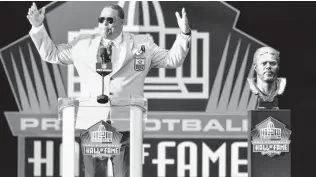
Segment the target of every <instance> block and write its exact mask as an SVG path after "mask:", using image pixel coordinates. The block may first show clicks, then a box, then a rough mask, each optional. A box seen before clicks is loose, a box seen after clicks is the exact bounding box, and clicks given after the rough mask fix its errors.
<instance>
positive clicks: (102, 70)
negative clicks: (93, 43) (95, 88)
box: [96, 48, 113, 104]
mask: <svg viewBox="0 0 316 177" xmlns="http://www.w3.org/2000/svg"><path fill="white" fill-rule="evenodd" d="M98 56H99V57H100V58H101V62H97V63H96V71H97V73H98V74H100V75H101V76H102V93H101V95H99V96H98V97H97V101H98V103H100V104H105V103H107V102H108V101H109V97H108V96H107V95H104V77H105V76H106V75H108V74H110V73H111V72H112V71H113V67H112V62H111V58H110V57H109V55H108V53H107V50H106V48H100V49H99V51H98Z"/></svg>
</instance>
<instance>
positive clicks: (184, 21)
mask: <svg viewBox="0 0 316 177" xmlns="http://www.w3.org/2000/svg"><path fill="white" fill-rule="evenodd" d="M176 17H177V20H178V25H179V28H180V30H181V31H182V33H189V32H190V27H189V20H188V18H187V13H186V11H185V9H184V8H182V18H181V17H180V15H179V12H176Z"/></svg>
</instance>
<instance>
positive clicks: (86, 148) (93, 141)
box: [82, 121, 122, 160]
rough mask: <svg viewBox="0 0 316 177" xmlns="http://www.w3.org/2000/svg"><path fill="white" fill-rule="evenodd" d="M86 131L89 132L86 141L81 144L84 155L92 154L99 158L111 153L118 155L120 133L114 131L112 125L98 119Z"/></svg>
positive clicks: (108, 155) (111, 154)
mask: <svg viewBox="0 0 316 177" xmlns="http://www.w3.org/2000/svg"><path fill="white" fill-rule="evenodd" d="M87 133H89V134H90V136H89V138H88V142H87V143H83V144H82V145H83V154H84V155H92V156H93V157H94V158H95V157H97V158H99V159H101V160H102V159H105V158H107V157H111V156H113V155H120V141H121V139H122V134H121V133H118V132H116V131H115V128H114V127H112V126H111V125H109V124H108V123H106V122H104V121H100V122H99V123H97V124H95V125H93V126H91V127H90V128H89V129H88V132H87ZM83 136H85V135H83ZM89 140H90V141H89Z"/></svg>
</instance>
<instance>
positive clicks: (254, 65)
mask: <svg viewBox="0 0 316 177" xmlns="http://www.w3.org/2000/svg"><path fill="white" fill-rule="evenodd" d="M253 69H254V70H255V71H256V72H257V65H256V64H253Z"/></svg>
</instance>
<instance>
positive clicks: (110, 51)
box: [105, 41, 114, 59]
mask: <svg viewBox="0 0 316 177" xmlns="http://www.w3.org/2000/svg"><path fill="white" fill-rule="evenodd" d="M113 46H114V43H113V42H112V41H110V42H109V43H108V45H107V46H106V47H105V48H106V51H107V53H108V56H109V57H110V59H112V47H113Z"/></svg>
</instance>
